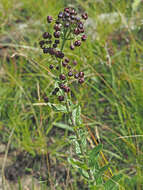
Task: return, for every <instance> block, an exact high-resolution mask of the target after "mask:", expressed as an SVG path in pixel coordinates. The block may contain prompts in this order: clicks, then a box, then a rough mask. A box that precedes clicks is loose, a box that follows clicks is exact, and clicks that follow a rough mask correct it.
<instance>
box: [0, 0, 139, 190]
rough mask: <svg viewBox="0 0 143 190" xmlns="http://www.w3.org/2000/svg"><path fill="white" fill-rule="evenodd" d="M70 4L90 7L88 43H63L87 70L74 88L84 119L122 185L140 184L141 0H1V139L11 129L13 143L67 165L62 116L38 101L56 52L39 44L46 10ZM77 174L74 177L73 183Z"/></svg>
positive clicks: (48, 80) (52, 12) (127, 187)
mask: <svg viewBox="0 0 143 190" xmlns="http://www.w3.org/2000/svg"><path fill="white" fill-rule="evenodd" d="M69 5H72V6H73V7H75V8H79V10H81V11H82V10H84V11H86V12H88V14H89V20H88V22H87V27H86V32H87V34H88V40H87V42H86V43H85V44H83V45H82V47H81V48H80V50H76V51H74V52H70V50H69V48H68V47H67V48H66V53H67V55H68V56H69V57H71V58H74V56H75V55H74V53H75V54H76V57H77V60H78V62H79V65H80V66H81V67H82V68H83V70H84V71H85V73H86V82H85V84H84V85H83V87H82V88H80V89H77V88H76V87H75V86H73V89H72V91H73V93H74V95H75V97H76V99H77V100H78V101H79V102H80V104H81V106H82V116H83V120H84V122H85V123H86V125H88V126H90V128H91V130H92V132H93V133H94V135H95V136H96V137H98V140H99V141H101V142H102V143H103V145H104V150H103V152H104V154H105V155H106V157H107V158H108V160H109V163H110V164H111V167H112V170H113V172H117V171H118V172H121V173H122V174H123V176H124V177H123V179H122V181H121V182H120V183H121V184H120V185H121V186H122V188H123V189H125V190H131V189H132V190H142V189H143V146H142V142H143V141H142V140H143V130H142V127H143V124H142V116H143V11H142V10H143V2H142V1H137V0H136V1H131V0H128V1H124V0H116V1H109V0H101V1H99V0H90V1H89V0H74V1H70V0H58V1H56V0H49V1H47V0H38V1H36V0H29V1H27V0H21V1H18V0H11V1H9V0H1V1H0V143H7V142H8V140H9V135H10V133H11V130H12V129H13V128H14V134H13V139H12V142H11V146H10V148H11V149H12V150H13V149H16V150H20V151H23V150H24V151H27V152H29V153H30V154H32V155H33V156H34V155H35V154H40V155H41V154H44V153H46V152H50V154H51V155H53V156H54V157H56V158H57V159H58V160H59V162H64V164H65V165H66V164H67V165H68V163H67V162H66V158H67V157H68V156H69V154H71V153H69V151H67V150H66V152H64V151H65V149H67V144H68V127H67V125H64V123H65V121H66V118H65V116H64V115H63V114H62V113H54V112H53V111H51V109H50V108H49V107H47V106H34V105H33V104H34V103H38V102H44V97H46V96H48V95H49V94H50V92H51V89H52V88H53V86H54V81H53V78H52V74H51V73H50V70H49V68H48V65H49V64H50V63H52V60H51V57H50V56H49V55H43V54H42V52H41V50H40V48H39V45H38V42H39V40H40V39H41V36H42V33H43V32H44V31H48V30H50V28H49V27H48V26H47V23H46V17H47V15H52V16H53V17H54V16H56V15H57V14H58V12H59V11H60V10H61V9H62V8H63V7H65V6H69ZM60 128H63V129H60ZM89 138H90V137H89ZM51 139H52V140H51ZM64 147H65V148H64ZM71 170H72V169H71ZM76 180H77V181H78V179H76V176H75V179H74V185H73V188H74V189H78V188H77V184H76Z"/></svg>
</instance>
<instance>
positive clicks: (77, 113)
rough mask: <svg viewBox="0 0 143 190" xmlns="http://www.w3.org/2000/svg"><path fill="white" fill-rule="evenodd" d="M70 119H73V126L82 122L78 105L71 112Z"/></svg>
mask: <svg viewBox="0 0 143 190" xmlns="http://www.w3.org/2000/svg"><path fill="white" fill-rule="evenodd" d="M72 117H73V122H74V124H75V125H81V123H82V121H81V108H80V105H78V106H77V107H75V108H74V109H73V110H72Z"/></svg>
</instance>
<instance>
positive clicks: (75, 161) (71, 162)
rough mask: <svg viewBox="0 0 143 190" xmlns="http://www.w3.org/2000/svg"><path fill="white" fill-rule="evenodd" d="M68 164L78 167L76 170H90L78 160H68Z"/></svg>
mask: <svg viewBox="0 0 143 190" xmlns="http://www.w3.org/2000/svg"><path fill="white" fill-rule="evenodd" d="M68 162H69V163H70V164H71V165H72V166H74V167H76V168H81V169H83V170H88V167H87V166H86V165H85V164H84V163H83V162H80V161H79V160H76V159H74V158H68Z"/></svg>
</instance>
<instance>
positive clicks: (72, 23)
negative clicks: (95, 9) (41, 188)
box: [39, 7, 88, 101]
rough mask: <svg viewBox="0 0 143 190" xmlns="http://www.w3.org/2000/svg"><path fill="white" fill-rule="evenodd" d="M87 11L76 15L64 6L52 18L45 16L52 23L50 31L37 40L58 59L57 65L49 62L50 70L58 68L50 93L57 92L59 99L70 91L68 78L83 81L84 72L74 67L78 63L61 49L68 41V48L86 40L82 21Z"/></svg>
mask: <svg viewBox="0 0 143 190" xmlns="http://www.w3.org/2000/svg"><path fill="white" fill-rule="evenodd" d="M87 18H88V15H87V13H83V14H82V15H78V14H77V12H76V10H75V9H74V8H72V7H67V8H65V9H64V10H63V11H62V12H59V14H58V15H57V18H56V19H55V20H54V19H53V18H52V16H47V22H48V23H49V24H52V28H53V30H52V33H49V32H48V31H46V32H44V33H43V40H41V41H40V42H39V45H40V47H41V48H42V50H43V53H44V54H50V55H51V56H54V57H55V58H56V59H57V60H59V65H57V63H56V66H55V64H54V65H53V64H51V65H50V66H49V68H50V70H54V69H56V70H58V72H59V73H58V75H59V76H58V78H59V83H58V84H59V86H58V87H56V88H55V89H54V91H53V92H52V95H56V94H58V95H59V96H58V99H59V101H64V93H69V92H70V87H69V86H68V83H69V80H70V78H75V79H76V80H78V83H79V84H82V83H83V82H84V72H82V71H77V70H76V69H75V67H76V65H77V64H78V63H77V61H76V60H70V59H69V58H67V57H66V58H65V55H64V53H63V49H64V46H65V43H66V42H67V41H70V47H69V48H70V49H71V50H74V49H75V48H77V47H79V46H81V44H82V42H84V41H86V38H87V37H86V35H85V34H84V32H85V29H84V21H85V20H87ZM60 92H61V93H60Z"/></svg>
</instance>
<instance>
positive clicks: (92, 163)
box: [89, 144, 103, 167]
mask: <svg viewBox="0 0 143 190" xmlns="http://www.w3.org/2000/svg"><path fill="white" fill-rule="evenodd" d="M102 147H103V146H102V144H99V145H97V146H96V147H94V148H93V149H92V150H91V152H90V154H89V166H90V167H94V166H95V165H96V162H97V159H98V155H99V153H100V151H101V150H102Z"/></svg>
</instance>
